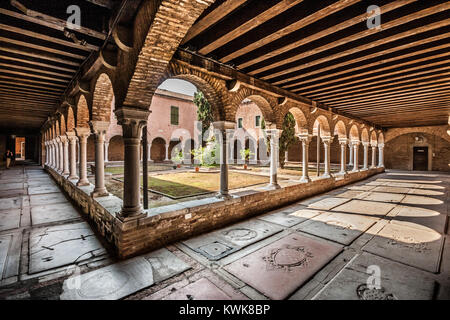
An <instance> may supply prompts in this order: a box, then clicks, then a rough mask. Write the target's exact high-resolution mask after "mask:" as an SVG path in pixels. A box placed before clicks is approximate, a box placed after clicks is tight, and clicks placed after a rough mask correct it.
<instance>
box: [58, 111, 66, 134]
mask: <svg viewBox="0 0 450 320" xmlns="http://www.w3.org/2000/svg"><path fill="white" fill-rule="evenodd" d="M59 125H60V133H61V135H63V134H65V133H66V119H65V117H64V115H63V114H61V116H60V117H59Z"/></svg>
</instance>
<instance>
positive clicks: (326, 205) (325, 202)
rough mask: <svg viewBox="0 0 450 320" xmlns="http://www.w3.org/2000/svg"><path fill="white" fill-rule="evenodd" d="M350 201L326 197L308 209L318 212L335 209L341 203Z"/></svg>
mask: <svg viewBox="0 0 450 320" xmlns="http://www.w3.org/2000/svg"><path fill="white" fill-rule="evenodd" d="M348 201H350V199H345V198H333V197H328V198H325V199H322V200H319V201H317V202H314V203H311V204H310V205H309V206H308V208H310V209H319V210H330V209H333V208H334V207H337V206H339V205H341V204H343V203H346V202H348Z"/></svg>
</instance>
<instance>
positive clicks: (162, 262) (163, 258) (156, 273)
mask: <svg viewBox="0 0 450 320" xmlns="http://www.w3.org/2000/svg"><path fill="white" fill-rule="evenodd" d="M143 258H144V259H146V260H147V261H148V262H149V263H150V265H151V266H152V269H153V280H154V282H155V283H159V282H161V281H164V280H166V279H169V278H171V277H173V276H175V275H177V274H180V273H182V272H184V271H186V270H189V269H190V268H191V266H190V265H188V264H187V263H185V262H184V261H183V260H181V259H179V258H177V256H175V255H174V254H173V253H172V252H170V251H169V250H167V249H166V248H162V249H159V250H156V251H154V252H151V253H148V254H146V255H144V256H143Z"/></svg>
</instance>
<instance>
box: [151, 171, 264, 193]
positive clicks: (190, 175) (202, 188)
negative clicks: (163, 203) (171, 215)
mask: <svg viewBox="0 0 450 320" xmlns="http://www.w3.org/2000/svg"><path fill="white" fill-rule="evenodd" d="M268 182H269V178H268V177H264V176H256V175H251V174H245V173H240V172H229V173H228V184H229V188H230V189H238V188H243V187H247V186H251V185H255V184H262V183H268ZM148 184H149V189H151V190H154V191H158V192H161V193H163V194H165V195H168V196H170V197H173V198H178V197H187V196H195V195H199V194H202V193H207V192H217V191H219V188H220V174H219V173H208V172H181V173H170V174H164V175H159V176H156V177H154V176H153V177H150V176H149V181H148Z"/></svg>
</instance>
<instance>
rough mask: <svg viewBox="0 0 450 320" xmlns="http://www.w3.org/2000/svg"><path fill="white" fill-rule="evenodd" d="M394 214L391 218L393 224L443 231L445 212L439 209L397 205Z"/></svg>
mask: <svg viewBox="0 0 450 320" xmlns="http://www.w3.org/2000/svg"><path fill="white" fill-rule="evenodd" d="M395 211H396V215H395V217H394V218H393V219H392V220H391V222H392V223H394V224H396V223H397V224H402V225H406V226H409V227H413V228H419V229H423V230H425V231H431V230H430V229H432V230H434V231H436V232H439V233H444V231H445V222H446V218H447V217H446V214H445V212H444V213H440V212H439V211H436V210H432V209H427V208H420V207H412V206H397V208H396V209H395Z"/></svg>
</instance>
